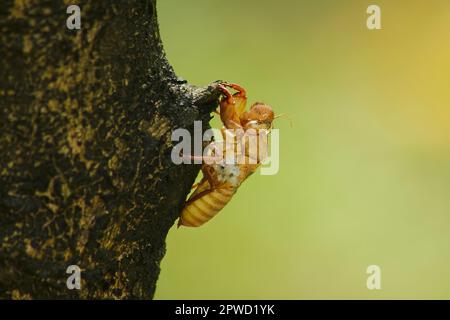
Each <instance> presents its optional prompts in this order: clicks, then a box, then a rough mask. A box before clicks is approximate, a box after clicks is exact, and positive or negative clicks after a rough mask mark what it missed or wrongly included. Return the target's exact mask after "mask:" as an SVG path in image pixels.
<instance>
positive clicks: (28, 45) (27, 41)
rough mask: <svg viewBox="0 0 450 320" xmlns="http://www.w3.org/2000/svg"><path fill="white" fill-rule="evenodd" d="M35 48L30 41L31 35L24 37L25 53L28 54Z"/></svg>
mask: <svg viewBox="0 0 450 320" xmlns="http://www.w3.org/2000/svg"><path fill="white" fill-rule="evenodd" d="M32 48H33V43H32V42H31V40H30V36H29V35H24V36H23V49H22V50H23V53H25V54H28V53H30V52H31V49H32Z"/></svg>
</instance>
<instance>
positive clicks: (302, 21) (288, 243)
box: [156, 0, 450, 299]
mask: <svg viewBox="0 0 450 320" xmlns="http://www.w3.org/2000/svg"><path fill="white" fill-rule="evenodd" d="M373 3H376V4H378V5H379V6H380V7H381V10H382V27H383V29H382V30H379V31H369V30H368V29H367V28H366V18H367V14H366V9H367V7H368V5H370V4H373ZM158 7H159V8H158V9H159V20H160V27H161V34H162V38H163V41H164V45H165V49H166V51H167V55H168V57H169V60H170V62H171V63H172V65H173V66H174V68H175V70H176V71H177V73H178V75H179V76H181V77H183V78H185V79H186V80H188V81H189V82H191V83H193V84H197V85H205V84H208V83H210V82H211V81H213V80H217V79H224V80H227V81H232V82H236V83H239V84H241V85H243V86H245V87H246V88H247V89H248V92H249V99H250V100H251V101H255V100H262V101H264V102H266V103H268V104H271V105H272V106H273V107H274V108H275V110H276V112H277V113H287V114H288V118H284V119H283V118H280V119H279V120H277V122H276V127H277V128H279V129H280V143H281V145H280V149H281V150H280V152H281V155H280V171H279V173H278V174H277V175H274V176H261V175H259V174H258V175H254V176H252V177H251V178H250V179H249V180H247V181H246V182H245V183H244V184H243V185H242V187H241V188H240V190H239V192H238V193H237V194H236V196H235V197H234V198H233V200H232V201H231V203H229V205H227V206H226V208H225V209H224V210H223V211H222V212H221V213H220V214H219V215H218V216H217V217H216V218H214V219H213V220H212V221H210V222H209V223H208V224H206V225H204V226H203V227H201V228H197V229H191V228H180V229H178V230H177V229H176V227H174V228H172V229H171V231H170V233H169V236H168V241H167V255H166V256H165V258H164V260H163V263H162V266H161V268H162V272H161V276H160V279H159V283H158V288H157V292H156V298H157V299H315V298H321V299H329V298H341V299H347V298H360V299H369V298H387V299H393V298H405V299H408V298H424V299H428V298H437V299H440V298H447V299H450V2H449V1H447V0H431V1H423V0H396V1H381V0H377V1H376V2H372V1H362V0H346V1H331V0H328V1H324V0H314V1H313V0H308V1H298V0H291V1H288V0H284V1H281V0H280V1H273V0H245V1H242V0H227V1H223V0H196V1H180V0H160V1H159V3H158ZM290 122H292V126H291V125H290ZM213 125H215V126H220V123H219V122H218V121H215V122H213ZM371 264H376V265H379V266H380V267H381V272H382V289H381V290H372V291H370V290H368V289H367V287H366V279H367V276H368V275H367V274H366V268H367V266H369V265H371Z"/></svg>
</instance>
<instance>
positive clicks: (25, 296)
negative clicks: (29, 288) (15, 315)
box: [11, 289, 32, 300]
mask: <svg viewBox="0 0 450 320" xmlns="http://www.w3.org/2000/svg"><path fill="white" fill-rule="evenodd" d="M11 299H12V300H31V299H32V298H31V295H30V294H29V293H21V292H20V291H19V290H18V289H14V290H13V291H12V292H11Z"/></svg>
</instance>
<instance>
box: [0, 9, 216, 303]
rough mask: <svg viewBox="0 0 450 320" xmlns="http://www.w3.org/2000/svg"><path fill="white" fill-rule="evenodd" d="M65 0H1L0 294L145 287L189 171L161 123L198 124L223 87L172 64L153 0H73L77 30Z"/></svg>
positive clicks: (83, 294) (128, 291) (121, 292)
mask: <svg viewBox="0 0 450 320" xmlns="http://www.w3.org/2000/svg"><path fill="white" fill-rule="evenodd" d="M69 4H70V3H67V4H64V3H62V2H60V1H27V2H23V1H11V0H10V1H6V2H5V3H4V4H2V6H1V8H0V21H1V23H0V56H1V57H2V58H1V60H0V70H1V71H0V297H1V298H152V297H153V294H154V291H155V286H156V281H157V278H158V275H159V263H160V261H161V259H162V257H163V256H164V253H165V238H166V235H167V232H168V230H169V229H170V227H171V226H172V225H173V223H174V221H175V220H176V219H177V217H178V215H179V212H180V209H181V208H182V205H183V203H184V201H185V197H186V195H187V193H188V192H189V190H190V187H191V185H192V183H193V181H194V180H195V177H196V175H197V174H198V171H199V166H188V165H180V166H176V165H174V164H173V163H172V161H171V158H170V151H171V148H172V146H173V144H172V142H171V139H170V137H171V132H172V131H173V130H174V129H176V128H179V127H183V128H187V129H192V128H193V122H194V121H195V120H202V121H204V129H206V128H208V125H207V122H208V121H209V120H210V112H211V111H212V110H214V108H216V107H217V101H218V98H219V94H220V93H219V91H218V89H217V83H212V84H211V85H209V86H207V87H205V88H198V87H195V86H192V85H189V84H188V83H186V82H184V81H181V80H180V79H179V78H177V76H176V75H175V73H174V71H173V69H172V67H171V66H170V64H169V63H168V62H167V60H166V57H165V54H164V50H163V47H162V43H161V40H160V37H159V31H158V25H157V17H156V6H155V1H150V0H148V1H144V0H141V1H138V0H136V1H120V2H119V1H117V2H114V3H111V2H108V1H106V2H105V1H94V0H93V1H82V2H81V3H80V4H79V6H80V8H81V12H82V16H81V17H82V27H81V30H68V29H67V28H66V27H65V25H66V18H67V16H68V15H67V14H66V7H67V6H68V5H69ZM71 264H75V265H78V266H80V268H81V269H82V289H81V290H68V289H67V287H66V279H67V276H68V275H67V274H66V273H65V272H66V268H67V267H68V266H69V265H71Z"/></svg>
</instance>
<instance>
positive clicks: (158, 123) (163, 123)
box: [147, 115, 171, 139]
mask: <svg viewBox="0 0 450 320" xmlns="http://www.w3.org/2000/svg"><path fill="white" fill-rule="evenodd" d="M170 128H171V126H170V122H169V120H167V119H166V118H164V117H161V116H158V115H156V116H155V117H153V118H152V120H151V122H150V124H149V127H148V129H147V132H148V133H149V134H150V135H151V136H152V137H155V138H156V139H160V138H161V137H162V136H164V135H165V134H166V133H167V132H168V131H169V130H170Z"/></svg>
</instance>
